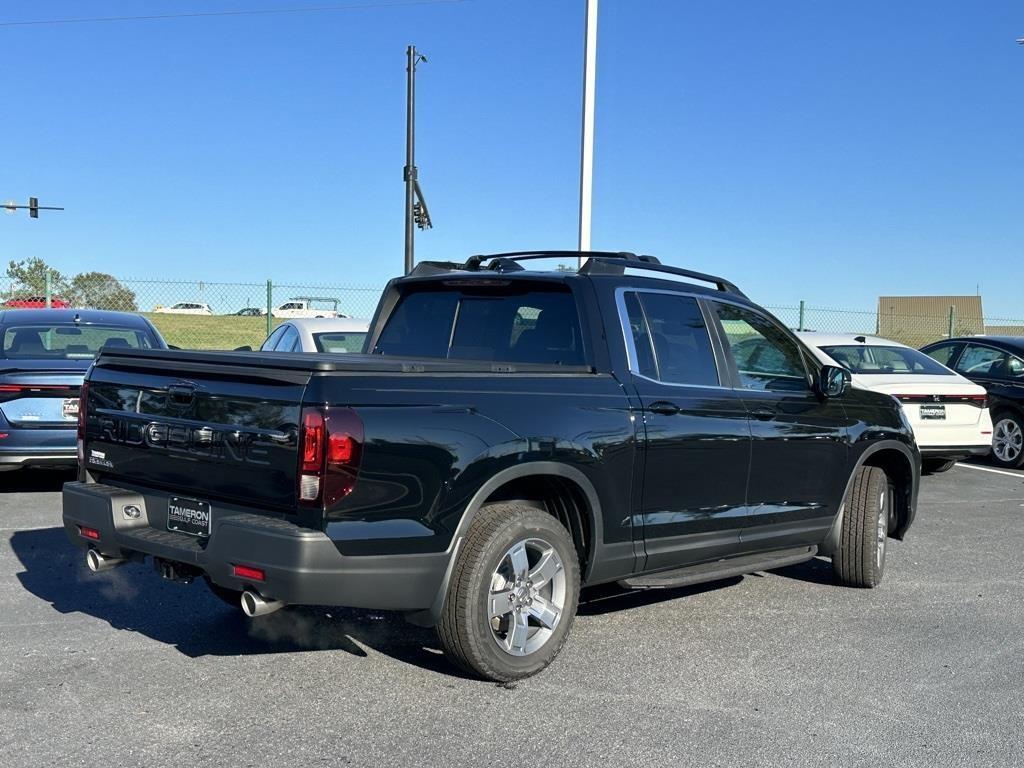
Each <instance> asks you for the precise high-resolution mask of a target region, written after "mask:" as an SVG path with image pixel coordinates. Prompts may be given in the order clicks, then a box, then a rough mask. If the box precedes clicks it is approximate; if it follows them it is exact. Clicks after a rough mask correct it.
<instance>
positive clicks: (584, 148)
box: [578, 0, 597, 267]
mask: <svg viewBox="0 0 1024 768" xmlns="http://www.w3.org/2000/svg"><path fill="white" fill-rule="evenodd" d="M586 2H587V21H586V31H585V33H584V35H585V37H584V48H583V131H582V135H581V141H580V229H579V248H578V250H580V251H589V250H590V210H591V204H592V201H593V192H594V91H595V89H596V83H597V0H586ZM585 261H586V258H585V257H583V256H582V255H581V256H580V266H581V267H582V266H583V262H585Z"/></svg>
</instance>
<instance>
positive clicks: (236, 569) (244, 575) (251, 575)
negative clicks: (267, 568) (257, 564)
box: [231, 565, 267, 581]
mask: <svg viewBox="0 0 1024 768" xmlns="http://www.w3.org/2000/svg"><path fill="white" fill-rule="evenodd" d="M231 573H232V574H234V575H235V576H237V577H238V578H240V579H248V580H249V581H266V579H267V575H266V573H264V572H263V569H262V568H253V567H252V566H249V565H233V566H231Z"/></svg>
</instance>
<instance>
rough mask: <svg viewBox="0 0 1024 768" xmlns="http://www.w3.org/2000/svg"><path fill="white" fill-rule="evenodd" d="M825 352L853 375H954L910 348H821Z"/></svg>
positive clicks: (847, 345) (846, 346)
mask: <svg viewBox="0 0 1024 768" xmlns="http://www.w3.org/2000/svg"><path fill="white" fill-rule="evenodd" d="M821 349H822V351H823V352H824V353H825V354H827V355H828V356H829V357H831V358H832V359H833V360H835V361H836V362H837V363H839V364H840V365H841V366H843V367H844V368H846V369H848V370H849V371H850V372H851V373H857V374H867V375H871V374H892V373H901V374H923V375H931V376H952V375H953V372H952V371H950V370H948V369H947V368H945V367H944V366H942V365H939V364H938V363H937V362H935V360H933V359H932V358H930V357H928V355H926V354H925V353H924V352H918V351H917V350H916V349H910V348H909V347H879V346H868V345H866V344H840V345H835V346H828V347H822V348H821Z"/></svg>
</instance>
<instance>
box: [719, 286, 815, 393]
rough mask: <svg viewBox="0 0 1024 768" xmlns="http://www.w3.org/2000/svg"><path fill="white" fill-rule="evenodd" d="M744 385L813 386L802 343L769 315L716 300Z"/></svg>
mask: <svg viewBox="0 0 1024 768" xmlns="http://www.w3.org/2000/svg"><path fill="white" fill-rule="evenodd" d="M715 311H716V312H717V313H718V318H719V320H720V321H721V323H722V330H723V331H724V332H725V338H726V342H727V343H728V345H729V348H730V349H731V351H732V356H733V359H734V360H735V361H736V368H737V369H738V370H739V374H740V386H742V387H743V388H744V389H757V390H771V391H787V392H792V391H805V390H809V389H810V385H809V384H808V382H807V370H806V368H804V364H803V358H802V357H801V354H800V347H799V346H798V345H797V344H796V342H794V341H793V340H792V339H791V338H790V337H789V336H788V335H787V334H786V333H785V332H784V331H783V330H782V329H781V328H780V327H779V326H777V325H776V324H775V323H773V322H771V321H770V320H769V319H768V318H766V317H764V316H762V315H759V314H758V313H756V312H753V311H751V310H748V309H743V308H742V307H736V306H733V305H731V304H715Z"/></svg>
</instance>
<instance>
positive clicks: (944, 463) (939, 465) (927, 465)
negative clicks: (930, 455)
mask: <svg viewBox="0 0 1024 768" xmlns="http://www.w3.org/2000/svg"><path fill="white" fill-rule="evenodd" d="M955 464H956V460H953V461H950V460H948V459H924V460H922V461H921V472H922V473H923V474H925V475H938V474H940V473H941V472H948V471H949V470H951V469H952V468H953V466H954V465H955Z"/></svg>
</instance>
